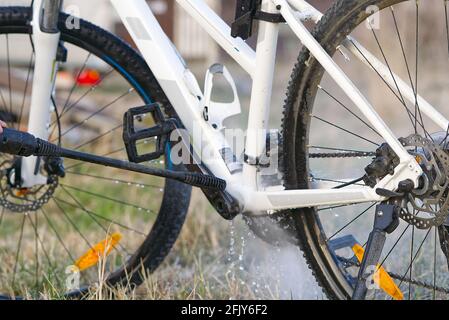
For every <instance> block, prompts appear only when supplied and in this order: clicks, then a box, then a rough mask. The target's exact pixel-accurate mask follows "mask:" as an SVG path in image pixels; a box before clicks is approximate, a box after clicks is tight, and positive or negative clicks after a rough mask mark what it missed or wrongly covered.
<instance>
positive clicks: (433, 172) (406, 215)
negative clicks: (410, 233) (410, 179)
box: [400, 134, 449, 229]
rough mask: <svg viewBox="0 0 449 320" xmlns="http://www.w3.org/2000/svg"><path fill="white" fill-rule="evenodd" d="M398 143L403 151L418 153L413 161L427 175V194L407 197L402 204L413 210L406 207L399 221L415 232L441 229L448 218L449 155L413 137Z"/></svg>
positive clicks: (433, 144) (430, 142)
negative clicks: (414, 229) (409, 206)
mask: <svg viewBox="0 0 449 320" xmlns="http://www.w3.org/2000/svg"><path fill="white" fill-rule="evenodd" d="M400 141H401V143H402V145H403V146H404V147H414V148H415V149H416V150H419V151H420V152H416V158H417V160H418V162H420V165H421V167H422V168H423V170H424V172H425V174H426V179H425V181H426V183H425V185H426V190H424V192H419V191H418V192H415V193H409V194H408V195H407V198H406V199H405V200H406V201H407V203H408V204H410V205H411V206H412V208H413V210H412V212H410V210H408V206H406V208H405V209H404V210H401V213H400V217H401V218H402V219H403V220H405V221H406V222H407V223H409V224H411V225H413V226H415V227H416V228H418V229H429V228H431V227H436V226H440V225H442V224H443V223H444V222H445V221H446V219H447V216H448V214H449V197H448V187H449V155H448V153H447V152H446V151H445V150H444V149H443V148H442V147H441V146H440V145H439V144H438V143H435V142H433V141H431V140H430V139H427V138H423V137H421V136H419V135H416V134H414V135H411V136H409V137H407V138H401V139H400ZM412 154H414V153H413V152H412Z"/></svg>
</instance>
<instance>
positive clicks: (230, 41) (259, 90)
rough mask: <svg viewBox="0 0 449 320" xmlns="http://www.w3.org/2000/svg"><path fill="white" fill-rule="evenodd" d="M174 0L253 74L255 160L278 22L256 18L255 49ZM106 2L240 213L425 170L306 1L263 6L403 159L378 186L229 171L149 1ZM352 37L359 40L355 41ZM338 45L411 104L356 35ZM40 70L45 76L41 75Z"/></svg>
mask: <svg viewBox="0 0 449 320" xmlns="http://www.w3.org/2000/svg"><path fill="white" fill-rule="evenodd" d="M42 1H43V0H36V1H35V8H34V12H35V16H34V21H33V24H32V25H33V30H34V32H33V38H34V43H35V48H36V72H35V75H34V77H35V78H34V85H33V94H32V111H31V112H32V113H31V117H30V126H29V128H30V131H31V133H33V134H36V135H37V136H39V137H41V138H48V137H46V135H48V132H47V131H48V130H42V128H45V129H47V127H48V118H47V116H46V115H48V114H49V112H50V109H49V108H50V106H51V103H50V94H51V92H52V91H53V84H54V81H53V80H54V70H55V67H54V60H55V59H54V57H55V52H56V48H57V44H58V41H59V34H52V35H48V34H42V33H40V32H39V23H37V21H39V20H38V16H39V14H38V13H39V12H40V10H39V9H40V8H41V5H42ZM177 2H178V4H179V5H180V6H181V7H182V8H183V9H185V11H186V12H187V13H188V14H189V15H191V16H192V18H193V19H195V20H196V21H197V22H198V23H199V24H200V25H201V26H202V27H203V28H204V30H205V31H206V32H207V33H209V35H210V36H211V37H212V38H213V39H214V40H215V41H216V42H217V43H218V44H219V45H220V46H221V47H222V48H223V49H224V50H225V51H226V52H227V53H228V54H229V55H230V56H231V57H232V58H233V59H234V60H235V61H236V62H237V63H238V64H239V65H240V66H241V67H242V68H243V69H244V70H245V71H246V72H247V73H248V74H249V75H250V76H251V78H252V81H253V86H252V93H251V103H250V111H249V121H248V127H247V139H246V140H247V142H246V146H245V155H246V158H247V159H258V158H259V157H260V156H261V155H262V153H263V152H264V148H265V143H266V132H267V130H268V128H267V124H268V116H269V111H270V105H271V94H272V85H273V77H274V66H275V63H276V47H277V40H278V32H279V25H278V24H276V23H270V22H265V21H260V22H259V33H258V39H257V48H256V50H255V51H254V50H253V49H251V47H250V46H249V45H248V44H247V43H246V42H245V41H243V40H242V39H240V38H232V37H231V30H230V27H229V26H228V25H227V24H226V23H225V22H224V21H223V20H222V19H221V18H220V17H219V16H218V15H217V14H216V13H215V12H214V11H213V10H212V9H211V8H209V7H208V6H207V5H206V4H205V3H204V1H202V0H177ZM111 3H112V4H113V6H114V7H115V9H116V11H117V13H118V15H119V16H120V18H121V20H122V21H123V23H124V25H125V26H126V28H127V29H128V31H129V33H130V34H131V36H132V38H133V40H134V42H135V43H136V45H137V47H138V48H139V50H140V52H141V54H142V55H143V57H144V58H145V60H146V62H147V64H148V66H149V67H150V69H151V70H152V72H153V73H154V75H155V77H156V78H157V79H158V81H159V84H160V85H161V87H162V88H163V90H164V92H165V94H166V95H167V97H168V99H169V100H170V102H171V104H172V105H173V107H174V109H175V110H176V112H177V114H178V115H179V117H180V119H181V120H182V122H183V124H184V126H185V128H186V129H187V130H188V131H189V133H190V135H191V136H194V131H195V130H198V128H199V130H200V131H201V136H202V139H199V140H197V139H194V140H193V141H192V144H193V148H194V150H195V151H196V152H198V153H199V154H200V153H201V150H204V149H205V148H207V150H210V153H209V154H208V158H206V159H205V158H203V159H202V160H203V162H204V164H205V165H206V166H207V168H208V170H209V171H210V173H212V174H214V175H215V176H217V177H219V178H221V179H224V180H225V181H226V182H227V190H226V191H227V192H228V193H229V194H231V195H232V196H233V197H235V198H236V199H238V200H239V201H240V203H241V206H242V208H243V212H245V213H251V214H266V212H267V211H274V210H280V209H289V208H304V207H315V206H324V205H343V204H353V203H362V202H372V201H381V200H384V199H383V198H382V197H381V196H379V195H377V194H376V192H375V189H376V188H384V189H388V190H392V191H394V190H396V188H397V186H398V183H399V182H400V181H402V180H405V179H411V180H412V181H413V182H414V183H415V185H417V183H418V179H419V177H420V175H421V174H422V170H421V168H420V166H419V165H418V163H417V162H416V160H415V159H414V157H412V156H411V155H410V154H409V153H408V152H407V151H406V150H405V149H404V147H403V146H402V145H401V143H400V142H399V141H398V139H397V138H396V137H395V135H394V134H393V132H392V131H391V130H390V129H389V128H388V127H387V125H386V124H385V123H384V122H383V120H382V119H381V118H380V116H379V115H378V114H377V113H376V111H375V109H374V108H373V106H371V105H370V103H369V102H368V101H367V99H366V98H365V97H364V96H363V95H362V94H361V92H360V91H359V90H358V89H357V87H356V86H355V85H354V84H353V83H352V82H351V80H350V79H349V78H348V77H347V76H346V75H345V73H344V72H343V71H342V70H341V69H340V68H339V66H338V65H337V64H336V63H335V62H334V61H333V59H332V58H331V57H330V56H329V55H328V54H327V53H326V52H325V50H324V49H323V48H322V47H321V46H320V45H319V44H318V42H317V41H316V40H315V39H314V38H313V36H312V35H311V33H310V32H309V31H308V30H307V29H306V28H305V26H304V25H303V21H304V20H313V21H315V22H318V21H319V20H320V19H321V17H322V13H320V12H319V11H318V10H316V9H315V8H314V7H312V6H311V5H310V4H309V3H307V2H306V1H304V0H262V10H263V11H265V12H269V13H275V14H278V13H280V14H281V15H282V16H283V17H284V19H285V21H286V23H287V24H288V25H289V26H290V28H291V29H292V30H293V32H294V33H295V34H296V36H297V37H298V38H299V40H300V41H301V42H302V44H303V45H304V46H306V47H307V48H308V49H309V50H310V52H311V53H312V54H313V56H314V57H315V58H316V59H317V60H318V61H319V62H320V64H321V65H322V66H323V67H324V68H325V70H326V71H327V73H328V74H329V75H330V76H331V77H332V78H333V80H334V81H335V82H336V83H337V85H338V86H340V88H341V89H342V90H343V91H344V92H345V93H346V95H347V96H348V97H349V98H350V99H351V100H352V102H353V103H354V104H355V105H356V106H357V107H358V108H359V110H360V111H361V112H362V114H363V115H364V116H365V117H366V119H367V121H368V122H369V123H370V124H371V125H372V126H373V128H375V129H376V130H377V131H378V132H379V133H380V134H381V136H382V137H383V138H384V140H385V141H386V142H387V143H388V144H389V145H390V146H391V148H392V149H393V150H394V152H395V153H396V154H397V155H398V157H399V158H400V164H399V165H398V166H397V167H396V169H395V172H394V174H393V175H388V176H387V177H385V178H383V179H382V180H381V181H380V182H379V183H378V185H377V186H376V187H375V188H369V187H364V186H352V187H351V188H345V189H332V188H331V186H329V185H327V186H326V185H313V186H312V189H307V190H279V191H270V190H258V187H257V170H258V169H257V167H256V166H254V165H252V164H250V163H243V164H242V165H243V170H241V171H239V172H235V173H231V172H230V170H229V169H228V167H227V165H226V163H225V162H224V160H223V158H222V156H221V154H220V153H219V149H220V146H222V144H223V139H224V137H223V136H222V134H221V133H220V132H218V131H217V130H215V129H214V128H213V127H212V126H211V125H210V124H209V123H208V122H207V121H205V120H204V119H203V115H202V110H203V107H204V105H203V104H204V96H203V92H202V91H201V89H200V87H199V85H198V82H197V80H196V79H195V77H194V75H193V74H192V72H191V71H190V70H189V69H188V68H187V66H186V65H185V63H184V61H183V60H182V58H181V57H180V56H179V53H178V52H177V50H176V49H175V47H174V45H173V44H172V42H171V41H170V40H169V39H168V37H167V36H166V34H165V33H164V31H163V30H162V28H161V26H160V25H159V23H158V22H157V20H156V18H155V16H154V14H153V13H152V11H151V9H150V7H149V6H148V4H147V3H146V2H145V0H127V1H124V0H111ZM354 44H356V45H357V48H356V47H355V46H354ZM343 45H344V46H345V47H346V48H347V49H348V50H349V51H350V52H352V53H353V54H354V55H355V56H356V57H358V58H359V59H360V60H362V61H364V62H365V63H369V64H370V65H372V66H374V67H375V68H376V69H377V70H378V72H379V74H380V75H381V76H382V77H383V78H384V80H385V81H386V82H387V83H389V84H395V83H397V84H398V86H399V88H400V89H401V91H402V92H403V94H404V98H406V99H408V100H410V101H411V102H413V103H415V93H414V91H413V89H412V88H410V86H408V85H407V84H406V82H405V81H402V80H401V79H399V77H397V76H396V75H392V74H391V73H390V72H389V70H388V68H387V67H386V66H385V65H384V64H383V63H382V62H380V61H379V60H377V59H376V57H375V56H374V55H372V54H370V53H369V52H368V51H367V50H366V49H364V48H363V47H362V46H361V45H360V44H358V43H357V42H356V40H355V39H352V38H348V39H347V40H346V41H345V42H344V43H343ZM365 58H366V59H365ZM366 60H368V62H367V61H366ZM43 75H44V76H43ZM40 77H44V78H45V79H44V80H42V79H41V78H40ZM395 81H396V82H395ZM418 102H419V105H420V108H421V111H422V113H423V114H426V115H427V116H428V117H429V118H430V119H431V120H432V121H433V122H435V123H436V124H437V125H438V126H439V127H441V128H442V129H443V130H446V129H447V128H448V126H449V121H448V120H447V119H446V118H445V117H443V116H442V115H441V114H440V113H439V112H438V111H437V110H436V109H435V108H434V107H433V106H432V105H430V104H429V103H427V102H426V101H425V100H424V99H423V98H422V97H420V96H418ZM37 115H41V116H37ZM42 115H45V116H42ZM23 165H24V166H25V171H24V172H25V173H26V175H23V179H24V180H25V181H28V182H29V183H30V184H33V183H36V180H33V179H32V178H30V176H29V175H30V173H32V172H34V167H35V166H36V162H35V159H30V160H27V162H24V164H23Z"/></svg>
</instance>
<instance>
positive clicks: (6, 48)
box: [0, 7, 191, 297]
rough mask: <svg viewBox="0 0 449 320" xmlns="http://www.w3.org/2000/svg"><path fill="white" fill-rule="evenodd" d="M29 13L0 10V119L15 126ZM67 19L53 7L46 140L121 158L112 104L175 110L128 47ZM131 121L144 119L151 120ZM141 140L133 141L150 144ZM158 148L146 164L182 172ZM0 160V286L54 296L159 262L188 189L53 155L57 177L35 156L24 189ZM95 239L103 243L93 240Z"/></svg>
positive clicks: (135, 274)
mask: <svg viewBox="0 0 449 320" xmlns="http://www.w3.org/2000/svg"><path fill="white" fill-rule="evenodd" d="M31 18H32V14H31V9H30V8H27V7H4V8H0V41H1V42H2V45H0V48H1V49H0V51H3V52H1V53H0V61H1V63H0V73H1V74H2V76H1V79H2V80H0V108H1V110H0V119H2V120H5V121H6V122H7V123H8V125H9V126H10V127H13V128H17V129H21V130H26V128H27V122H28V114H29V110H30V105H29V102H30V92H31V89H32V86H33V83H32V77H33V69H34V47H33V44H32V37H31V32H32V29H31V27H30V20H31ZM68 19H69V17H68V16H67V15H65V14H61V16H60V22H59V28H60V31H61V41H62V43H63V45H64V47H65V48H66V49H67V60H66V61H62V62H60V71H59V73H58V76H57V81H56V93H55V96H54V104H55V105H54V111H53V112H52V118H51V122H50V126H49V131H50V133H51V135H50V138H49V140H50V141H52V142H60V143H61V145H62V146H63V147H64V146H65V147H68V148H74V149H77V150H82V151H85V152H89V153H93V154H97V155H106V156H110V157H115V158H120V159H126V158H127V156H126V151H125V148H124V145H123V141H122V137H121V134H122V129H123V123H122V119H123V114H124V112H126V111H127V110H128V109H129V108H132V107H137V106H142V105H145V104H149V103H155V102H157V103H159V104H160V105H161V106H163V108H164V110H163V111H164V112H165V113H166V114H167V115H168V116H170V117H176V114H175V112H174V110H173V109H172V107H171V106H170V103H169V102H168V99H167V97H166V96H165V94H164V92H163V91H162V89H161V88H160V86H159V84H158V82H157V80H156V79H155V78H154V75H153V74H152V72H151V71H150V70H149V69H148V66H147V64H146V63H145V61H144V60H143V59H142V58H141V57H140V56H139V55H138V54H137V53H136V52H135V50H133V49H132V48H131V47H129V46H128V45H127V44H125V43H124V42H123V41H121V40H120V39H118V38H117V37H115V36H114V35H112V34H110V33H108V32H106V31H104V30H102V29H100V28H99V27H96V26H94V25H92V24H90V23H88V22H86V21H83V20H81V21H80V28H67V24H66V23H65V22H66V21H68ZM140 121H141V122H142V125H151V124H152V123H154V122H153V120H152V119H151V117H147V118H142V119H140ZM152 143H153V142H152V141H145V142H142V143H141V145H140V146H139V148H144V149H145V150H150V149H151V148H152ZM169 152H170V150H169V148H167V154H166V156H165V157H164V156H163V157H161V158H160V159H157V160H154V161H152V162H151V163H148V165H151V166H158V167H169V168H170V169H173V170H183V168H182V167H180V166H174V165H173V164H172V163H171V162H170V158H169V156H168V154H169ZM1 159H2V163H1V179H0V182H1V183H0V190H1V195H0V200H1V201H0V202H1V205H2V206H1V208H0V243H1V245H0V248H1V249H0V261H2V262H1V263H0V292H2V293H5V294H9V295H11V296H31V297H38V296H41V295H44V296H46V297H63V296H64V294H66V293H68V292H69V291H70V292H71V295H70V296H72V297H74V296H77V295H78V294H80V293H86V292H87V291H86V290H87V289H89V288H91V285H92V284H95V283H98V282H103V283H105V284H107V285H110V286H115V285H122V286H125V287H127V286H129V287H130V288H132V287H133V286H135V285H139V284H140V283H141V282H142V281H143V278H144V275H145V273H146V272H152V271H154V270H155V269H156V268H157V267H158V266H159V264H160V263H161V262H162V261H163V259H164V258H165V257H166V255H167V254H168V253H169V251H170V249H171V247H172V245H173V244H174V242H175V241H176V239H177V237H178V234H179V232H180V230H181V227H182V225H183V223H184V220H185V216H186V213H187V209H188V205H189V201H190V192H191V188H190V187H189V186H186V185H184V184H181V183H178V182H174V181H169V180H167V181H166V180H165V179H161V178H155V177H149V176H144V175H140V174H134V173H129V172H123V171H120V170H117V169H112V168H107V167H101V166H95V165H90V164H86V163H81V162H77V161H72V160H65V161H64V165H65V170H64V173H65V176H64V177H62V175H61V176H58V175H57V174H50V173H49V172H48V171H46V169H45V166H44V165H42V168H41V171H42V174H43V175H44V176H46V177H47V178H49V179H48V181H49V182H48V184H47V185H41V186H37V187H33V188H28V189H25V188H21V187H20V183H19V184H17V179H15V178H14V175H15V174H16V173H17V172H18V171H17V170H18V167H17V163H20V161H17V160H18V159H17V158H13V157H10V156H7V155H1ZM44 160H45V159H42V161H44ZM101 244H103V246H104V245H105V244H106V248H103V250H100V249H98V248H100V247H101ZM99 246H100V247H99ZM92 248H96V249H97V253H98V252H101V253H102V256H101V257H96V260H97V261H94V263H92V264H90V267H89V268H87V269H85V270H81V271H80V273H71V272H72V271H73V265H75V266H76V267H79V268H81V269H83V268H84V267H88V266H89V264H88V263H84V264H82V263H80V261H81V260H80V259H79V258H80V257H82V256H83V255H84V254H86V253H88V252H89V250H90V249H92ZM90 257H91V258H92V254H91V255H90ZM94 260H95V259H94ZM86 261H87V260H85V262H86ZM95 262H96V263H95ZM82 265H84V267H82ZM78 277H79V283H77V281H76V280H78V279H77V278H78Z"/></svg>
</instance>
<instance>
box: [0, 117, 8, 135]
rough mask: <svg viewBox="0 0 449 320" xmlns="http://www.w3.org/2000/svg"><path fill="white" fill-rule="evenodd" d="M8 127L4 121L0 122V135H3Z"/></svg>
mask: <svg viewBox="0 0 449 320" xmlns="http://www.w3.org/2000/svg"><path fill="white" fill-rule="evenodd" d="M6 127H7V125H6V123H5V122H3V121H2V120H0V133H3V128H6Z"/></svg>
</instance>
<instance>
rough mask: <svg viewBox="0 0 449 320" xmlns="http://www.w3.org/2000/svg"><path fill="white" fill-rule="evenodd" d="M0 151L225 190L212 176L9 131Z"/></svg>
mask: <svg viewBox="0 0 449 320" xmlns="http://www.w3.org/2000/svg"><path fill="white" fill-rule="evenodd" d="M0 152H3V153H8V154H11V155H16V156H22V157H30V156H37V157H62V158H68V159H73V160H79V161H84V162H89V163H94V164H98V165H102V166H107V167H112V168H117V169H122V170H127V171H133V172H138V173H143V174H148V175H153V176H157V177H162V178H167V179H172V180H176V181H179V182H182V183H186V184H189V185H192V186H195V187H199V188H207V189H217V190H222V191H224V190H225V189H226V181H224V180H222V179H219V178H216V177H213V176H209V175H204V174H200V173H191V172H178V171H173V170H165V169H157V168H150V167H147V166H144V165H141V164H137V163H133V162H129V161H123V160H118V159H113V158H107V157H103V156H97V155H94V154H90V153H84V152H79V151H75V150H70V149H65V148H61V147H59V146H57V145H55V144H53V143H50V142H48V141H45V140H42V139H39V138H36V137H35V136H33V135H32V134H29V133H26V132H22V131H17V130H14V129H8V128H5V129H3V133H2V134H0Z"/></svg>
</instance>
